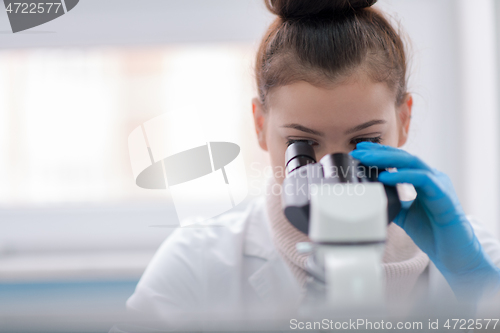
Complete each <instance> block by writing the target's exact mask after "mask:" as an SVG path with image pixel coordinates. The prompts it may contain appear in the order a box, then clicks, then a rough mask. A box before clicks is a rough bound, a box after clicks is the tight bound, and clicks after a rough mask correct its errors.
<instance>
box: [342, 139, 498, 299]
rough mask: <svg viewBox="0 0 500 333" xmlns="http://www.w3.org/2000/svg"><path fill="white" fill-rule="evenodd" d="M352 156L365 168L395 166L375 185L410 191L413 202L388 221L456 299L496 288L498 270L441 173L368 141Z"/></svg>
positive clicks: (390, 148) (406, 202)
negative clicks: (422, 255)
mask: <svg viewBox="0 0 500 333" xmlns="http://www.w3.org/2000/svg"><path fill="white" fill-rule="evenodd" d="M351 155H352V156H353V157H354V158H356V159H358V160H360V161H361V163H363V164H364V165H367V166H376V167H379V168H397V172H387V171H384V172H381V173H380V175H379V181H380V182H382V183H384V184H387V185H396V184H398V183H409V184H412V185H413V186H414V187H415V189H416V191H417V198H416V199H415V200H413V201H404V202H402V209H401V212H400V213H399V214H398V216H397V217H396V218H395V220H394V221H393V222H394V223H396V224H397V225H399V226H400V227H401V228H403V229H404V230H405V231H406V233H407V234H408V235H409V236H410V237H411V238H412V240H413V241H414V242H415V244H416V245H417V246H418V247H419V248H420V249H421V250H422V251H424V252H425V253H426V254H427V255H428V256H429V259H430V260H432V262H433V263H434V264H435V265H436V267H437V268H438V269H439V270H440V272H441V273H442V274H443V276H444V277H445V278H446V280H447V281H448V283H449V284H450V286H451V287H452V289H453V291H454V293H455V295H456V296H457V298H458V299H459V300H462V301H477V300H479V298H480V297H481V296H482V295H483V294H485V293H489V294H491V293H496V292H498V291H499V290H500V268H498V267H495V265H494V264H493V262H492V261H491V259H490V258H489V256H488V255H487V254H486V253H485V252H484V250H483V248H482V246H481V244H480V243H479V241H478V239H477V238H476V236H475V234H474V231H473V229H472V226H471V225H470V223H469V221H468V220H467V218H466V216H465V214H464V211H463V209H462V207H461V205H460V202H459V201H458V198H457V196H456V194H455V191H454V189H453V185H452V184H451V181H450V179H449V178H448V177H447V176H446V175H445V174H444V173H442V172H439V171H437V170H435V169H432V168H430V167H429V166H428V165H426V164H425V163H424V162H422V161H421V160H420V159H418V158H417V157H415V156H413V155H410V154H409V153H407V152H405V151H403V150H400V149H397V148H394V147H389V146H383V145H380V144H374V143H370V142H362V143H359V144H358V145H357V149H356V150H354V151H352V152H351Z"/></svg>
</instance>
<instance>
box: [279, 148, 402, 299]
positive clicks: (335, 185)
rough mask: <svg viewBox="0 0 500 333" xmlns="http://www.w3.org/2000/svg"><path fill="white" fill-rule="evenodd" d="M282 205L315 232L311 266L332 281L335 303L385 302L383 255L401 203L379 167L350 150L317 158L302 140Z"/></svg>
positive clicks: (294, 151) (329, 290)
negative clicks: (382, 179)
mask: <svg viewBox="0 0 500 333" xmlns="http://www.w3.org/2000/svg"><path fill="white" fill-rule="evenodd" d="M286 159H287V171H288V173H287V177H286V178H285V180H284V182H283V195H282V205H283V208H284V212H285V215H286V217H287V219H288V220H289V221H290V222H291V224H292V225H294V226H295V227H296V228H297V229H298V230H300V231H302V232H304V233H306V234H308V235H309V238H310V239H311V241H312V244H310V253H311V254H310V256H309V258H308V261H307V270H308V272H309V274H310V275H312V276H313V277H314V278H315V280H316V281H319V282H320V283H323V284H324V285H325V287H326V301H327V304H329V305H331V306H334V307H335V306H338V305H342V307H351V308H360V307H363V308H367V307H379V306H380V305H383V304H384V296H385V292H384V291H385V279H384V272H383V269H382V257H383V253H384V243H385V239H386V233H387V225H388V223H390V221H391V220H392V219H393V218H394V217H395V216H396V215H397V213H398V212H399V210H400V208H401V203H400V201H399V198H398V194H397V190H396V188H395V187H390V186H385V185H384V184H382V183H380V182H378V181H377V177H378V169H377V168H375V167H371V168H368V167H365V166H363V165H361V164H360V163H359V161H357V160H355V159H353V158H352V157H351V156H350V155H348V154H342V153H338V154H330V155H326V156H325V157H323V158H322V159H321V161H320V162H319V163H316V161H315V156H314V150H313V149H312V147H311V146H310V145H308V144H307V143H305V142H302V141H298V142H296V143H293V144H292V145H290V146H289V148H288V150H287V155H286Z"/></svg>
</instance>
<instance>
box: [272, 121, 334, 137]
mask: <svg viewBox="0 0 500 333" xmlns="http://www.w3.org/2000/svg"><path fill="white" fill-rule="evenodd" d="M281 127H285V128H293V129H296V130H299V131H302V132H305V133H309V134H313V135H317V136H325V134H324V133H323V132H320V131H316V130H313V129H310V128H307V127H305V126H302V125H299V124H286V125H283V126H281Z"/></svg>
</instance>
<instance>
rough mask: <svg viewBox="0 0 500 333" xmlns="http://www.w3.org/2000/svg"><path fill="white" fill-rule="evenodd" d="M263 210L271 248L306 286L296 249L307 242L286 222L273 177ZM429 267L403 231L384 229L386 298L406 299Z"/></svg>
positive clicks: (302, 258) (301, 256)
mask: <svg viewBox="0 0 500 333" xmlns="http://www.w3.org/2000/svg"><path fill="white" fill-rule="evenodd" d="M266 208H267V215H268V219H269V223H270V227H271V232H272V238H273V242H274V245H275V247H276V249H277V251H278V252H279V253H280V255H281V256H282V258H283V259H284V261H285V262H286V263H287V264H288V266H289V267H290V269H291V271H292V272H293V274H294V275H295V277H296V278H297V280H298V281H299V284H300V285H302V286H305V282H306V279H307V273H306V271H305V270H304V268H305V262H306V259H307V255H304V254H299V253H298V252H297V249H296V247H295V245H296V244H297V243H299V242H308V241H310V239H309V237H308V236H307V235H306V234H304V233H302V232H301V231H299V230H297V229H296V228H295V227H294V226H293V225H292V224H291V223H290V222H289V221H288V220H287V219H286V217H285V215H284V213H283V209H282V202H281V185H280V184H279V183H277V182H276V180H275V179H274V178H273V177H271V178H270V179H269V180H268V183H267V191H266ZM428 263H429V258H428V257H427V255H426V254H425V253H423V252H422V251H421V250H420V249H419V248H418V247H417V246H416V245H415V243H414V242H413V241H412V240H411V238H410V237H409V236H408V235H407V234H406V233H405V231H404V230H403V229H401V228H400V227H399V226H397V225H396V224H394V223H390V224H389V226H388V227H387V240H386V244H385V252H384V257H383V268H384V271H385V276H386V290H387V294H388V297H389V298H392V297H406V296H408V295H409V294H410V292H411V291H412V289H413V287H414V286H415V284H416V282H417V279H418V277H419V276H420V274H421V273H422V272H423V271H424V270H425V268H426V267H427V265H428Z"/></svg>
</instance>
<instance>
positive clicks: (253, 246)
mask: <svg viewBox="0 0 500 333" xmlns="http://www.w3.org/2000/svg"><path fill="white" fill-rule="evenodd" d="M254 204H255V206H254V207H253V209H251V210H250V214H249V215H248V216H247V218H248V221H247V226H246V228H247V229H246V233H245V247H244V253H245V255H247V256H255V257H259V258H262V259H265V260H266V262H265V263H264V264H263V265H262V267H260V269H258V270H257V271H256V272H255V273H253V274H252V275H251V276H250V277H249V278H248V282H249V283H250V285H251V286H252V287H253V289H254V290H255V292H256V293H257V294H258V295H259V297H260V298H261V299H262V300H263V301H265V302H278V301H279V302H283V301H287V302H288V304H289V305H291V306H293V304H296V303H297V302H298V300H299V294H300V287H299V284H298V281H297V280H296V279H295V277H294V276H293V274H292V272H291V270H290V268H289V267H288V266H287V264H286V263H285V261H284V260H283V259H282V258H281V257H280V255H279V254H278V252H277V251H276V248H275V247H274V243H273V240H272V233H271V228H270V225H269V221H268V215H267V211H266V207H265V206H266V205H265V197H261V198H259V199H257V200H256V201H255V202H254Z"/></svg>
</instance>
